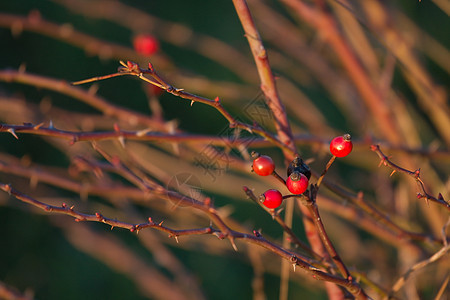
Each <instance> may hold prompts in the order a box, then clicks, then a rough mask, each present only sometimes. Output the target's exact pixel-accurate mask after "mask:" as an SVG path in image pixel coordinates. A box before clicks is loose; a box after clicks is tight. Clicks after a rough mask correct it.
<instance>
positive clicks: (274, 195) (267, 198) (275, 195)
mask: <svg viewBox="0 0 450 300" xmlns="http://www.w3.org/2000/svg"><path fill="white" fill-rule="evenodd" d="M261 201H262V204H264V205H265V206H266V207H267V208H271V209H273V208H277V207H278V206H280V205H281V203H283V196H282V195H281V193H280V192H279V191H278V190H274V189H271V190H267V191H266V192H265V193H264V194H262V196H261Z"/></svg>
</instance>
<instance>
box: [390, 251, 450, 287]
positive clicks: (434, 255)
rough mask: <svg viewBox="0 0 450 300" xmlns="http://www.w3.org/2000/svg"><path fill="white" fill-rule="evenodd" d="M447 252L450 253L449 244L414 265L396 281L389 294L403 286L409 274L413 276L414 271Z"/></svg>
mask: <svg viewBox="0 0 450 300" xmlns="http://www.w3.org/2000/svg"><path fill="white" fill-rule="evenodd" d="M449 251H450V244H448V245H446V246H444V247H442V248H441V249H440V250H439V251H437V252H436V253H435V254H433V255H432V256H431V257H429V258H427V259H425V260H422V261H420V262H418V263H416V264H414V265H413V266H412V267H410V268H409V269H408V271H406V272H405V273H404V274H403V275H402V276H401V277H400V278H399V279H397V281H396V282H395V283H394V285H393V286H392V291H391V294H393V293H396V292H398V291H399V290H400V289H401V288H402V287H403V286H404V285H405V283H406V281H407V280H408V278H409V277H410V276H411V274H413V273H414V272H415V271H418V270H420V269H423V268H425V267H426V266H428V265H429V264H431V263H433V262H435V261H437V260H439V259H440V258H441V257H443V256H444V255H446V254H447V253H448V252H449Z"/></svg>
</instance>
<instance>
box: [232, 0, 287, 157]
mask: <svg viewBox="0 0 450 300" xmlns="http://www.w3.org/2000/svg"><path fill="white" fill-rule="evenodd" d="M233 4H234V7H235V9H236V13H237V14H238V16H239V20H240V21H241V24H242V27H243V29H244V32H245V37H246V38H247V41H248V43H249V45H250V49H251V50H252V54H253V58H254V60H255V64H256V68H257V70H258V74H259V79H260V81H261V89H262V91H263V92H264V95H265V96H266V98H267V105H268V106H269V108H270V110H271V111H272V112H273V114H274V116H275V126H276V129H277V133H278V137H279V139H280V141H281V142H282V143H283V144H285V145H286V146H287V147H288V149H289V151H285V150H284V153H285V157H286V159H288V160H291V159H292V158H293V157H292V156H293V154H294V153H295V152H296V150H295V144H294V142H293V136H292V131H291V127H290V125H289V121H288V118H287V115H286V110H285V108H284V105H283V103H282V102H281V99H280V97H279V94H278V91H277V88H276V84H275V78H274V76H273V73H272V69H271V67H270V64H269V57H268V55H267V52H266V49H265V48H264V45H263V43H262V41H261V37H260V35H259V32H258V30H257V29H256V26H255V23H254V21H253V18H252V15H251V13H250V10H249V8H248V5H247V2H246V1H245V0H233Z"/></svg>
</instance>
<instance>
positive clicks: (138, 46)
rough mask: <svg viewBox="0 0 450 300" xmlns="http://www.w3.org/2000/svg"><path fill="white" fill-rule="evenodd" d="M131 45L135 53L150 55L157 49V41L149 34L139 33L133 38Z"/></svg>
mask: <svg viewBox="0 0 450 300" xmlns="http://www.w3.org/2000/svg"><path fill="white" fill-rule="evenodd" d="M133 47H134V50H136V52H137V53H139V54H142V55H147V56H150V55H152V54H154V53H155V52H156V51H158V50H159V42H158V40H157V39H156V38H155V37H153V36H151V35H148V34H141V35H138V36H136V37H135V38H134V39H133Z"/></svg>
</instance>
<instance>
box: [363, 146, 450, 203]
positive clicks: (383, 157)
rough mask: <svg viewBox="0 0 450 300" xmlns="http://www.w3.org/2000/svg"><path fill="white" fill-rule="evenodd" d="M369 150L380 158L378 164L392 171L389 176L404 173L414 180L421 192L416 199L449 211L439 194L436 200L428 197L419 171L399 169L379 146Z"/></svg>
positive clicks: (371, 147)
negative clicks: (430, 202)
mask: <svg viewBox="0 0 450 300" xmlns="http://www.w3.org/2000/svg"><path fill="white" fill-rule="evenodd" d="M370 150H372V151H373V152H375V153H376V154H377V155H378V156H379V157H380V159H381V162H380V164H383V165H385V166H388V167H390V168H391V169H392V170H393V171H392V173H391V175H393V174H394V173H395V172H400V173H405V174H407V175H409V176H411V177H412V178H414V180H415V181H416V182H417V185H418V186H419V188H420V189H421V191H422V193H421V194H418V195H417V197H418V198H425V200H427V201H428V200H430V201H433V202H436V203H438V204H440V205H443V206H444V207H445V208H447V210H449V211H450V203H449V202H447V201H445V200H444V198H443V197H442V195H441V194H439V196H438V198H436V197H434V196H432V195H430V194H429V193H427V191H426V189H425V184H424V183H423V181H422V179H421V178H420V169H417V170H416V171H410V170H407V169H405V168H402V167H400V166H399V165H396V164H395V163H393V162H392V161H391V160H390V159H389V157H387V156H386V155H385V154H384V153H383V152H382V151H381V149H380V146H379V145H372V146H370Z"/></svg>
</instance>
